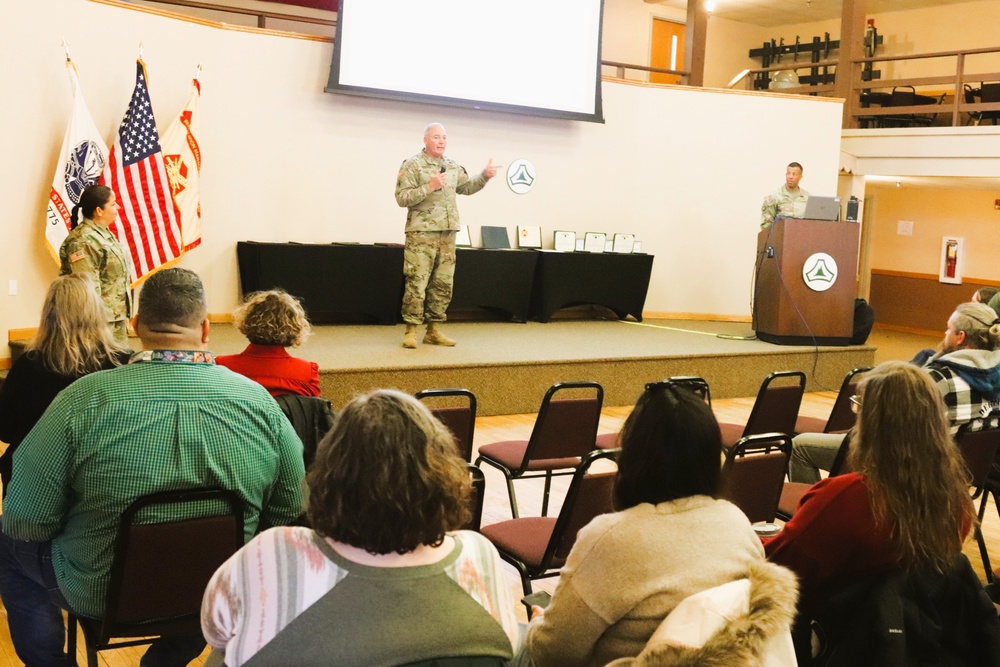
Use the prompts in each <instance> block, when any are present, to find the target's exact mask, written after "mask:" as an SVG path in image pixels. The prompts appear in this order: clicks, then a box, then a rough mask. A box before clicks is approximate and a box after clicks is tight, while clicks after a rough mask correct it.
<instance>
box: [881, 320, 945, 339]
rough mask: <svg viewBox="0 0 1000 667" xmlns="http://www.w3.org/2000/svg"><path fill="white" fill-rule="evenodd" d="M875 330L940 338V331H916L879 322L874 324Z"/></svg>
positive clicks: (899, 325)
mask: <svg viewBox="0 0 1000 667" xmlns="http://www.w3.org/2000/svg"><path fill="white" fill-rule="evenodd" d="M875 328H876V329H884V330H886V331H900V332H903V333H911V334H918V335H921V336H940V335H941V332H940V331H934V330H932V329H918V328H916V327H906V326H903V325H901V324H882V323H879V322H876V323H875Z"/></svg>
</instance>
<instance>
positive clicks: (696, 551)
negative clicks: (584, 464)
mask: <svg viewBox="0 0 1000 667" xmlns="http://www.w3.org/2000/svg"><path fill="white" fill-rule="evenodd" d="M721 456H722V438H721V435H720V433H719V424H718V422H717V421H716V419H715V415H713V414H712V410H711V408H709V407H708V405H707V404H706V403H705V402H704V401H702V400H701V398H699V397H698V396H697V395H696V394H695V393H694V392H692V391H690V390H689V389H687V388H684V387H680V386H677V385H674V384H672V383H670V382H657V383H653V384H649V385H646V391H645V392H644V393H643V394H642V396H640V397H639V400H638V401H637V402H636V405H635V409H634V410H633V411H632V414H630V415H629V417H628V419H627V420H626V421H625V426H624V428H623V429H622V432H621V456H620V457H619V460H618V475H617V478H616V482H615V491H614V500H615V507H616V508H617V510H618V511H617V512H615V513H613V514H606V515H602V516H599V517H597V518H596V519H594V520H593V521H591V522H590V523H589V524H588V525H587V526H586V527H584V528H583V529H581V530H580V532H579V533H578V534H577V537H576V542H575V544H574V545H573V549H572V551H570V554H569V556H568V557H567V559H566V565H565V566H564V567H563V569H562V571H561V573H560V578H559V584H558V586H557V588H556V592H555V595H553V597H552V602H551V604H550V605H549V607H548V608H546V609H545V610H544V613H539V612H541V611H542V610H541V608H538V607H536V608H534V612H535V615H534V616H533V618H532V620H531V624H530V625H529V626H528V642H527V650H528V654H529V655H530V657H531V660H532V662H533V663H534V664H535V665H536V666H537V667H545V666H546V665H594V666H596V665H605V664H607V663H608V662H610V661H612V660H614V659H617V658H622V657H629V656H635V655H638V654H639V653H640V652H641V651H642V649H643V647H644V646H645V644H646V642H647V641H648V640H649V638H650V637H651V636H652V634H653V632H654V631H655V630H656V628H657V626H658V625H659V624H660V622H661V621H662V620H663V618H664V617H665V616H666V615H667V614H669V613H670V611H671V610H673V608H674V607H675V606H677V604H678V603H679V602H680V601H681V600H683V599H684V598H686V597H688V596H689V595H692V594H694V593H697V592H700V591H703V590H705V589H708V588H713V587H715V586H719V585H721V584H724V583H727V582H730V581H735V580H737V579H741V578H743V577H745V576H746V574H747V568H748V565H749V564H750V563H754V562H758V561H760V560H762V559H763V557H764V549H763V547H762V546H761V543H760V539H759V538H758V537H757V535H756V533H754V531H753V528H752V527H751V526H750V522H749V521H748V520H747V518H746V516H745V515H744V514H743V512H741V511H740V510H739V509H738V508H737V507H736V506H735V505H732V504H730V503H729V502H727V501H725V500H719V499H717V498H715V495H716V494H717V493H718V490H719V476H720V470H721Z"/></svg>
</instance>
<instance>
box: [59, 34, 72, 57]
mask: <svg viewBox="0 0 1000 667" xmlns="http://www.w3.org/2000/svg"><path fill="white" fill-rule="evenodd" d="M62 45H63V50H64V51H65V52H66V62H67V63H70V62H73V59H72V58H70V57H69V42H67V41H66V38H65V37H63V40H62Z"/></svg>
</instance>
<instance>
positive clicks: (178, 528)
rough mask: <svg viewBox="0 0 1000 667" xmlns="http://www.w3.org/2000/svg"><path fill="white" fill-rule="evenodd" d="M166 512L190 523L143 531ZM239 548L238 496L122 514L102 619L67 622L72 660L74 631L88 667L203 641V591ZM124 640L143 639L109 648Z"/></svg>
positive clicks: (177, 500)
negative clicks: (118, 653) (173, 642)
mask: <svg viewBox="0 0 1000 667" xmlns="http://www.w3.org/2000/svg"><path fill="white" fill-rule="evenodd" d="M167 505H175V506H176V505H188V506H189V507H190V509H189V511H190V512H191V513H192V514H193V518H190V519H184V520H182V521H171V522H167V523H139V522H140V521H142V518H140V517H148V516H150V515H151V514H152V512H153V511H154V508H155V509H159V510H160V511H162V510H163V508H164V506H167ZM205 512H214V514H210V515H208V516H206V515H205ZM242 546H243V503H242V501H241V500H240V497H239V496H238V495H237V494H236V493H235V492H233V491H228V490H225V489H186V490H182V491H165V492H160V493H154V494H150V495H146V496H142V497H140V498H138V499H137V500H135V501H134V502H133V503H132V504H131V505H129V506H128V508H126V510H125V512H124V513H123V514H122V518H121V523H120V525H119V529H118V536H117V538H116V539H115V545H114V554H113V555H112V563H111V570H110V582H109V584H108V593H107V598H106V601H105V607H104V615H103V617H102V618H100V619H89V618H82V617H78V616H75V615H74V614H72V613H71V614H69V623H68V624H67V632H68V652H69V655H70V657H71V658H74V659H75V656H76V640H77V637H76V624H77V623H79V624H80V626H81V627H82V628H83V636H84V639H85V642H86V645H87V664H88V665H89V667H96V666H97V664H98V662H97V652H98V651H104V650H108V649H116V648H123V647H126V646H137V645H141V644H149V643H152V641H153V639H155V638H156V637H185V636H190V635H200V634H201V620H200V618H201V616H200V615H201V598H202V594H203V593H204V592H205V586H206V585H207V584H208V581H209V579H210V578H211V577H212V574H214V573H215V570H216V569H217V568H218V567H219V566H220V565H222V563H223V562H225V561H226V559H228V558H229V557H230V556H232V555H233V554H234V553H236V551H237V550H238V549H239V548H240V547H242ZM119 638H138V639H130V640H128V641H121V642H114V643H112V640H114V639H119Z"/></svg>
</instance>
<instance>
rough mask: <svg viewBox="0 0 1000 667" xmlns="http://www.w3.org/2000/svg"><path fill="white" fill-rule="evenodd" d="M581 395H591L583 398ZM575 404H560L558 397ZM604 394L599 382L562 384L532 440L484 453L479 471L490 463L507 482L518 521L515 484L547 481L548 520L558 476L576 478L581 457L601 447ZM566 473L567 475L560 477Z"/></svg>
mask: <svg viewBox="0 0 1000 667" xmlns="http://www.w3.org/2000/svg"><path fill="white" fill-rule="evenodd" d="M581 393H585V394H587V396H585V397H583V398H579V395H580V394H581ZM567 394H569V395H572V396H576V397H575V398H556V396H557V395H567ZM603 403H604V389H602V388H601V385H599V384H598V383H596V382H560V383H557V384H554V385H552V386H551V387H549V389H548V391H546V392H545V397H544V398H543V399H542V406H541V408H539V410H538V417H537V418H536V419H535V426H534V428H533V429H532V431H531V437H530V438H529V439H528V440H506V441H503V442H494V443H491V444H489V445H484V446H482V447H480V448H479V457H478V458H477V459H476V465H479V464H480V463H487V464H489V465H491V466H493V467H494V468H497V469H498V470H500V471H501V472H502V473H503V475H504V478H505V479H506V480H507V495H508V496H509V497H510V511H511V515H512V516H513V518H515V519H516V518H518V516H519V515H518V509H517V499H516V496H515V495H514V480H515V479H521V478H530V477H545V491H544V495H543V497H542V516H546V515H547V514H548V509H549V492H550V491H551V487H552V476H553V475H572V474H573V469H574V468H576V466H577V465H579V463H580V459H581V457H582V456H583V455H584V454H586V453H587V452H589V451H591V450H592V449H594V448H595V447H596V442H597V425H598V423H599V422H600V419H601V406H602V405H603ZM557 470H562V471H563V472H556V471H557Z"/></svg>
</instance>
